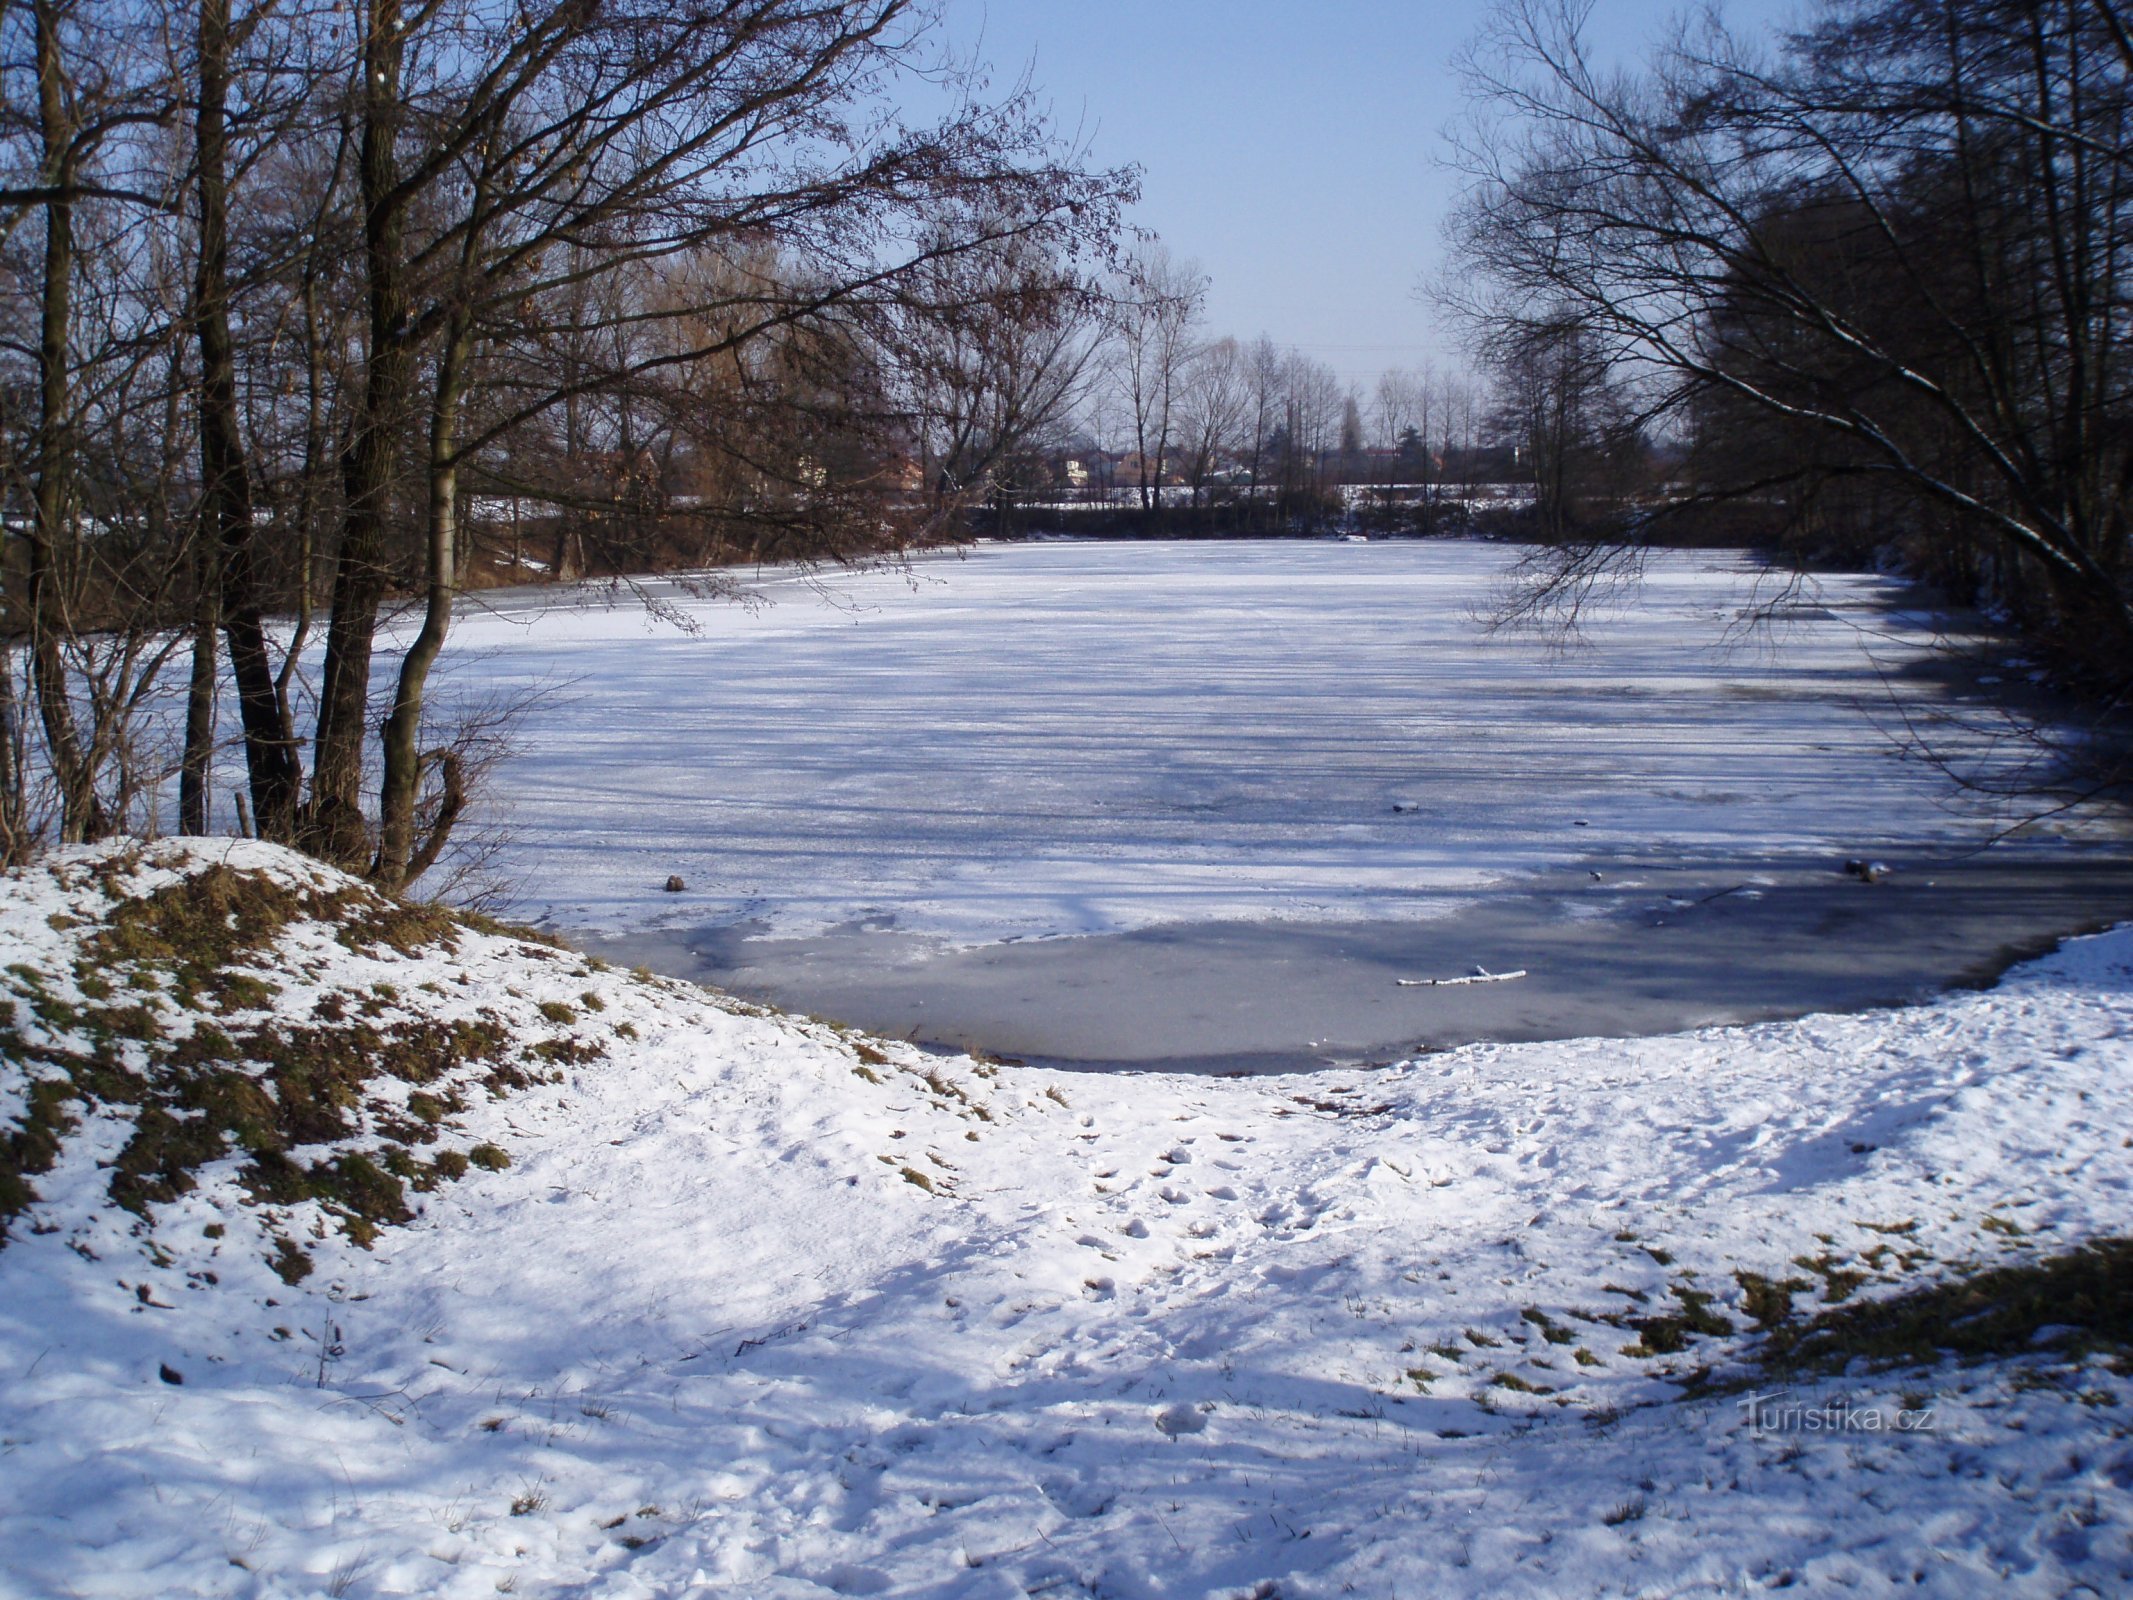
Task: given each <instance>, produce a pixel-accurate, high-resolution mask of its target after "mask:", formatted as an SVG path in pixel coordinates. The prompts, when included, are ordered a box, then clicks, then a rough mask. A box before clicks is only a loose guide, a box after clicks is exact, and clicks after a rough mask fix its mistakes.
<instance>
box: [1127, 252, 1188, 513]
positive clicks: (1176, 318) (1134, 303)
mask: <svg viewBox="0 0 2133 1600" xmlns="http://www.w3.org/2000/svg"><path fill="white" fill-rule="evenodd" d="M1206 296H1207V279H1206V277H1205V276H1204V275H1203V274H1202V273H1201V271H1200V269H1199V267H1198V266H1197V265H1195V264H1193V263H1191V262H1180V261H1174V260H1172V259H1171V256H1170V252H1169V251H1168V250H1167V249H1165V248H1164V247H1163V246H1161V245H1159V244H1158V245H1148V246H1144V247H1143V248H1142V249H1141V250H1140V251H1139V252H1138V253H1137V254H1136V255H1135V256H1134V257H1133V258H1132V259H1131V260H1130V261H1129V262H1128V263H1127V264H1126V266H1125V268H1124V270H1123V271H1122V272H1121V274H1120V275H1119V280H1118V284H1117V287H1116V289H1115V291H1114V301H1115V303H1114V308H1113V314H1112V373H1113V379H1112V381H1113V382H1114V384H1115V385H1116V387H1117V388H1118V390H1119V391H1120V393H1121V395H1122V396H1123V398H1124V400H1125V404H1126V410H1127V415H1128V420H1129V422H1130V424H1131V426H1132V430H1133V449H1134V454H1135V456H1136V457H1137V458H1138V462H1139V472H1138V477H1139V483H1140V497H1141V509H1142V510H1144V511H1149V512H1152V513H1154V514H1155V515H1156V517H1157V518H1158V519H1160V517H1161V507H1162V492H1163V491H1162V484H1163V479H1164V477H1165V475H1166V473H1167V471H1168V469H1169V464H1170V455H1171V446H1172V444H1173V443H1174V427H1175V422H1176V417H1175V412H1176V408H1177V403H1178V392H1179V388H1180V386H1181V383H1182V381H1183V378H1184V375H1185V368H1186V365H1187V363H1188V362H1189V361H1190V360H1191V359H1192V352H1193V344H1192V329H1193V325H1194V324H1195V323H1196V322H1197V321H1198V320H1199V317H1200V311H1201V307H1202V305H1203V304H1204V303H1205V300H1206Z"/></svg>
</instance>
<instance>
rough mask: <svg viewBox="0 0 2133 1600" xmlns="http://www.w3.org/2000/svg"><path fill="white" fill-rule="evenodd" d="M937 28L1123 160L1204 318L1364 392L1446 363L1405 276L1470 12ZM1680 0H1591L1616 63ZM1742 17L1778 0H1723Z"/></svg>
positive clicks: (1008, 9) (1079, 18)
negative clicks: (1202, 276) (1197, 288)
mask: <svg viewBox="0 0 2133 1600" xmlns="http://www.w3.org/2000/svg"><path fill="white" fill-rule="evenodd" d="M945 3H946V15H947V21H946V28H947V37H948V38H949V39H950V40H951V41H952V42H954V43H955V44H956V45H957V46H958V47H960V48H964V49H968V48H971V47H974V46H981V47H982V50H983V53H984V55H985V57H986V58H987V59H988V60H990V61H991V63H992V64H993V66H994V67H995V68H996V69H997V72H998V75H999V76H1000V77H1001V78H1004V79H1012V78H1014V77H1016V76H1018V75H1019V74H1020V73H1021V71H1022V70H1023V69H1024V68H1027V69H1029V71H1030V73H1031V76H1032V78H1033V80H1034V82H1035V83H1036V85H1037V87H1038V88H1039V89H1040V90H1041V91H1042V93H1043V96H1044V98H1045V99H1046V100H1047V101H1048V102H1049V103H1050V104H1051V107H1052V110H1053V113H1054V116H1055V119H1056V120H1057V121H1058V122H1060V123H1061V124H1063V125H1064V126H1066V127H1067V128H1069V129H1072V128H1075V127H1079V128H1081V129H1082V131H1083V132H1084V134H1085V135H1086V136H1087V138H1088V140H1089V142H1090V144H1091V145H1092V147H1093V153H1094V155H1095V156H1096V158H1097V159H1098V160H1099V161H1102V162H1106V163H1123V162H1129V161H1130V162H1138V163H1139V164H1140V165H1141V167H1142V168H1143V169H1144V170H1143V178H1142V189H1143V199H1142V203H1141V205H1140V207H1139V208H1138V210H1137V212H1136V214H1135V220H1136V221H1137V222H1138V223H1139V224H1140V225H1141V226H1143V227H1146V228H1152V229H1154V230H1155V231H1156V232H1157V233H1159V234H1161V235H1162V237H1163V238H1164V240H1165V241H1166V242H1167V243H1168V244H1169V245H1170V247H1171V249H1172V251H1173V253H1174V254H1176V255H1179V256H1183V257H1190V258H1193V259H1196V260H1197V261H1198V262H1199V263H1200V265H1201V267H1202V269H1203V270H1204V271H1206V272H1207V273H1208V274H1209V276H1210V277H1211V278H1212V279H1213V287H1212V290H1211V292H1210V294H1209V297H1208V326H1209V328H1210V330H1211V331H1213V332H1219V333H1235V334H1237V335H1239V336H1241V337H1247V338H1249V337H1254V336H1256V335H1258V334H1260V333H1266V334H1268V335H1270V336H1271V337H1272V338H1274V339H1275V340H1276V341H1277V342H1279V343H1282V344H1292V345H1296V346H1299V347H1301V348H1303V349H1304V350H1306V351H1307V353H1309V354H1311V355H1313V356H1316V357H1318V358H1319V359H1321V360H1324V361H1326V362H1328V363H1330V364H1331V365H1333V366H1334V367H1336V368H1338V369H1339V370H1340V371H1341V373H1342V374H1343V375H1344V376H1346V377H1348V378H1350V379H1352V380H1353V381H1355V382H1357V383H1359V384H1360V385H1361V386H1362V387H1363V388H1364V389H1366V390H1367V389H1368V388H1369V387H1370V386H1371V385H1372V384H1374V383H1375V382H1376V380H1377V374H1378V373H1379V372H1380V371H1382V370H1384V369H1386V368H1388V367H1401V366H1407V367H1411V366H1415V365H1418V364H1419V363H1421V362H1422V361H1424V360H1427V359H1430V358H1431V357H1432V356H1433V355H1434V356H1435V358H1436V359H1437V360H1438V362H1439V363H1440V364H1442V363H1443V362H1444V361H1445V360H1446V359H1447V358H1450V359H1456V353H1455V352H1453V351H1452V350H1451V349H1450V347H1449V345H1448V342H1447V340H1446V338H1445V337H1444V335H1443V332H1442V330H1440V329H1439V327H1438V326H1437V319H1436V317H1435V315H1434V314H1433V313H1432V311H1431V310H1430V308H1429V307H1428V306H1426V305H1424V304H1422V303H1420V302H1419V301H1417V300H1416V298H1415V296H1414V289H1415V285H1416V283H1417V281H1418V280H1419V279H1420V278H1421V277H1422V276H1423V274H1424V273H1425V272H1426V271H1428V270H1431V269H1433V268H1434V267H1436V266H1437V265H1438V263H1439V261H1440V258H1441V248H1440V244H1439V238H1440V233H1441V229H1442V226H1443V221H1444V216H1445V213H1446V211H1447V209H1448V208H1449V206H1450V204H1451V201H1452V198H1453V196H1454V194H1455V193H1456V187H1457V183H1456V179H1455V178H1454V177H1453V175H1451V174H1450V173H1447V172H1445V171H1443V170H1442V169H1441V168H1439V166H1438V165H1437V160H1438V158H1439V157H1440V155H1441V154H1442V150H1443V145H1442V138H1441V135H1442V131H1443V129H1444V127H1445V125H1446V124H1447V123H1448V122H1449V121H1451V120H1452V118H1453V117H1454V116H1455V115H1456V114H1457V112H1458V110H1459V87H1458V83H1457V80H1456V78H1455V76H1454V73H1453V71H1452V67H1451V62H1452V58H1453V56H1454V55H1455V53H1456V52H1457V51H1458V49H1459V47H1460V45H1461V44H1462V43H1464V42H1465V40H1466V38H1467V37H1468V36H1469V35H1470V34H1471V33H1472V32H1473V31H1474V29H1475V28H1476V26H1477V25H1478V23H1479V21H1480V18H1481V16H1482V15H1483V8H1482V7H1480V6H1475V5H1432V4H1418V3H1414V0H1406V3H1402V0H1316V3H1305V0H1071V3H1066V0H945ZM1681 9H1682V7H1681V5H1680V4H1679V0H1594V5H1593V14H1592V20H1591V25H1590V26H1591V34H1592V37H1593V39H1594V40H1595V41H1596V43H1597V44H1598V45H1599V46H1600V47H1601V49H1602V50H1604V51H1607V52H1609V53H1617V54H1620V55H1622V56H1623V57H1625V58H1631V57H1634V56H1635V55H1636V54H1637V53H1638V52H1639V51H1640V50H1641V48H1642V47H1643V45H1644V44H1645V43H1646V42H1647V41H1649V40H1650V39H1652V38H1654V37H1656V36H1657V35H1658V34H1659V33H1660V32H1661V31H1662V30H1663V28H1664V26H1665V24H1666V22H1667V19H1668V18H1669V17H1670V16H1672V15H1674V14H1675V13H1676V12H1678V11H1680V10H1681ZM1725 12H1726V15H1727V17H1728V18H1729V20H1732V21H1734V22H1735V23H1736V24H1739V25H1743V26H1754V25H1760V24H1765V23H1767V22H1769V21H1771V20H1773V19H1780V18H1786V17H1790V16H1792V15H1794V14H1795V12H1796V5H1795V3H1794V0H1730V3H1729V4H1728V5H1727V6H1726V7H1725Z"/></svg>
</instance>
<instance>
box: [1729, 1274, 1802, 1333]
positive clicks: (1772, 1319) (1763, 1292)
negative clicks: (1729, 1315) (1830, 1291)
mask: <svg viewBox="0 0 2133 1600" xmlns="http://www.w3.org/2000/svg"><path fill="white" fill-rule="evenodd" d="M1733 1281H1734V1282H1735V1283H1737V1284H1739V1285H1740V1292H1741V1309H1742V1310H1744V1311H1745V1312H1747V1314H1748V1320H1749V1321H1750V1322H1753V1323H1754V1324H1755V1325H1756V1326H1757V1327H1758V1328H1761V1329H1763V1330H1764V1331H1766V1332H1767V1331H1768V1330H1770V1329H1772V1328H1775V1327H1776V1326H1778V1324H1780V1323H1782V1322H1784V1321H1786V1320H1787V1319H1788V1318H1790V1317H1791V1315H1792V1297H1793V1296H1794V1295H1796V1294H1799V1293H1801V1292H1803V1291H1804V1290H1807V1289H1811V1288H1812V1287H1814V1286H1813V1285H1812V1284H1810V1283H1809V1282H1808V1281H1807V1280H1806V1279H1805V1278H1766V1277H1764V1276H1763V1275H1762V1274H1761V1273H1759V1272H1736V1273H1734V1274H1733Z"/></svg>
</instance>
